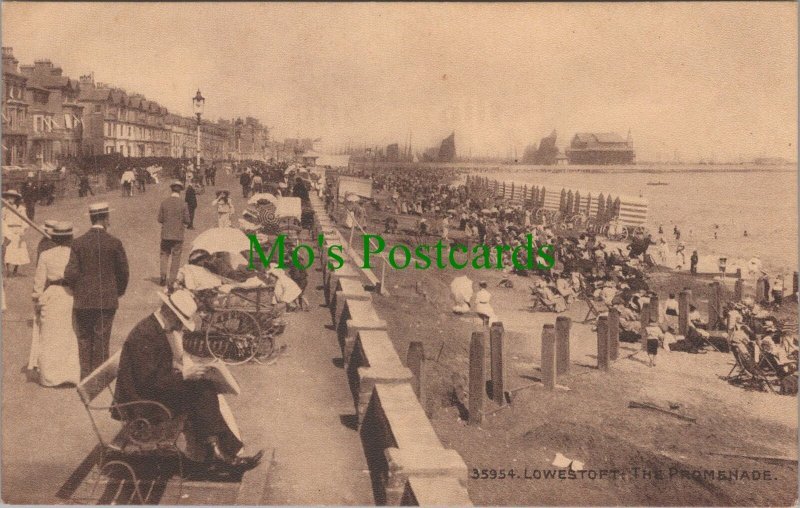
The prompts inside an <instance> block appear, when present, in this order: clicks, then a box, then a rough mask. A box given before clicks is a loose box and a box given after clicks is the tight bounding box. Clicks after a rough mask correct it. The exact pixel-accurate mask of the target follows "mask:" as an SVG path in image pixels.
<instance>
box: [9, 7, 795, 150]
mask: <svg viewBox="0 0 800 508" xmlns="http://www.w3.org/2000/svg"><path fill="white" fill-rule="evenodd" d="M2 30H3V34H2V36H3V46H11V47H13V48H14V55H15V56H16V57H17V58H18V59H19V60H20V62H21V63H22V64H27V63H32V61H33V60H35V59H41V58H48V59H50V60H52V61H53V62H54V63H55V64H57V65H60V66H61V67H62V68H63V69H64V72H65V74H67V75H69V76H71V77H74V78H77V77H79V76H80V75H82V74H88V73H90V72H94V76H95V79H96V80H97V81H101V82H105V83H110V84H113V85H115V86H119V87H121V88H124V89H126V90H127V91H129V92H133V91H135V92H139V93H142V94H144V95H145V96H147V97H148V98H149V99H152V100H156V101H158V102H159V103H161V104H162V105H164V106H166V107H167V108H168V109H169V110H170V111H171V112H175V113H178V114H186V115H189V114H191V98H192V97H193V96H194V94H195V92H196V90H197V89H198V88H199V89H200V90H201V91H202V93H203V95H204V96H205V97H206V99H207V100H206V108H205V116H206V117H207V118H211V119H217V118H220V117H224V118H231V117H235V116H246V115H249V116H255V117H257V118H259V119H261V120H262V121H263V122H264V123H265V124H266V125H268V126H270V127H273V129H274V130H273V134H274V135H275V136H276V137H277V138H278V139H282V138H284V137H295V136H298V135H299V136H301V137H315V138H316V137H320V138H322V140H323V146H325V147H326V148H327V149H328V150H333V149H336V148H339V147H341V146H342V145H344V144H346V143H348V142H349V143H352V144H353V145H357V144H361V143H367V144H368V145H385V144H387V143H392V142H397V143H400V144H401V146H402V145H403V144H404V143H406V142H407V140H408V139H409V138H410V139H411V141H412V144H413V145H414V146H415V147H416V148H417V149H421V148H424V147H426V146H432V145H434V144H438V141H439V140H441V139H442V138H444V137H445V136H447V135H449V134H450V133H451V132H455V133H456V146H457V149H458V152H459V155H461V156H465V155H468V154H472V155H501V156H506V155H509V154H513V151H514V150H516V151H517V153H518V156H520V157H521V154H522V151H523V150H524V148H525V146H526V145H528V144H529V143H531V142H536V141H538V140H539V139H540V138H541V137H543V136H545V135H547V134H549V133H550V132H551V131H552V130H554V129H555V130H556V131H557V132H558V138H559V141H558V145H559V146H560V147H561V148H563V147H565V146H566V145H567V144H568V143H569V139H570V138H571V137H572V136H573V135H574V134H575V133H576V132H617V133H619V134H621V135H622V136H626V135H627V133H628V131H629V130H630V131H631V134H632V137H633V141H634V146H635V147H636V150H637V158H638V159H639V160H651V161H655V160H665V161H666V160H672V159H674V158H676V157H677V158H679V159H681V160H684V161H690V160H697V159H700V158H704V159H708V158H711V157H713V158H714V159H715V160H716V161H718V162H721V161H730V160H736V159H737V158H739V157H745V158H750V157H754V156H766V155H770V156H777V157H786V158H789V159H791V160H796V159H797V157H796V151H797V149H796V141H797V5H796V4H795V3H792V2H786V3H765V2H756V3H710V4H706V3H639V4H629V3H628V4H615V3H600V4H586V3H576V4H565V3H559V4H532V3H529V4H489V3H468V4H457V3H448V4H426V3H413V4H412V3H408V4H404V3H395V4H374V3H339V4H317V3H306V4H259V3H242V4H232V3H224V4H222V3H219V4H217V3H198V4H193V3H168V4H159V3H146V4H137V3H120V4H111V3H53V4H51V3H14V2H3V4H2Z"/></svg>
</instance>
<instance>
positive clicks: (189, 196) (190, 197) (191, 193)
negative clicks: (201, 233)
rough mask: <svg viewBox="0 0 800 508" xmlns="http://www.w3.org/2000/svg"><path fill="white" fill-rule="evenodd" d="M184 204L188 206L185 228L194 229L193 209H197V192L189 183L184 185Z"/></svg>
mask: <svg viewBox="0 0 800 508" xmlns="http://www.w3.org/2000/svg"><path fill="white" fill-rule="evenodd" d="M184 198H185V199H184V201H186V206H188V207H189V225H188V226H186V229H194V211H195V210H196V209H197V193H196V192H195V190H194V185H193V184H191V183H190V184H189V185H187V186H186V195H185V196H184Z"/></svg>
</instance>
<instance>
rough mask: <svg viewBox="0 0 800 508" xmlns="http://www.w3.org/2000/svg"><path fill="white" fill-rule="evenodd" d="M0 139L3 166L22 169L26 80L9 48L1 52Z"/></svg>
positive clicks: (25, 134) (24, 143) (26, 112)
mask: <svg viewBox="0 0 800 508" xmlns="http://www.w3.org/2000/svg"><path fill="white" fill-rule="evenodd" d="M2 51H3V104H2V106H3V112H2V118H3V139H2V163H3V165H4V166H21V165H23V164H25V163H26V162H27V153H28V103H27V102H26V101H25V96H26V95H27V83H28V78H27V77H26V76H25V75H24V74H22V73H20V72H19V67H18V64H19V61H18V60H17V59H16V58H14V50H13V49H12V48H7V47H4V48H3V50H2Z"/></svg>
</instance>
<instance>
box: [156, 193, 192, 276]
mask: <svg viewBox="0 0 800 508" xmlns="http://www.w3.org/2000/svg"><path fill="white" fill-rule="evenodd" d="M169 188H170V190H171V191H172V192H171V193H170V195H169V197H167V198H166V199H164V201H162V202H161V206H160V207H159V209H158V222H159V223H160V224H161V281H160V284H161V285H162V286H165V285H168V284H172V283H173V282H174V281H175V277H176V276H177V275H178V265H179V264H180V261H181V251H182V250H183V230H184V228H185V227H186V226H188V225H190V224H191V223H192V221H191V215H190V214H189V206H188V205H187V204H186V202H185V201H184V200H183V199H181V191H182V190H183V184H182V183H181V182H180V181H178V180H173V181H172V183H171V184H170V185H169ZM170 258H172V263H171V264H170ZM168 266H169V279H167V267H168Z"/></svg>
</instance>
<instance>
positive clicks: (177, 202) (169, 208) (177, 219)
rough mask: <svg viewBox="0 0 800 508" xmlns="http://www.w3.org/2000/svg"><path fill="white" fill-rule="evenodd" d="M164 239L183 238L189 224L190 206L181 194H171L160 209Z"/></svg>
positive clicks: (159, 216) (160, 221) (162, 236)
mask: <svg viewBox="0 0 800 508" xmlns="http://www.w3.org/2000/svg"><path fill="white" fill-rule="evenodd" d="M158 222H159V223H161V239H162V240H183V230H184V228H185V227H186V226H188V225H189V206H188V205H187V204H186V202H185V201H183V200H182V199H181V198H180V197H179V196H170V197H168V198H167V199H165V200H164V201H162V202H161V206H160V207H159V209H158Z"/></svg>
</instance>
